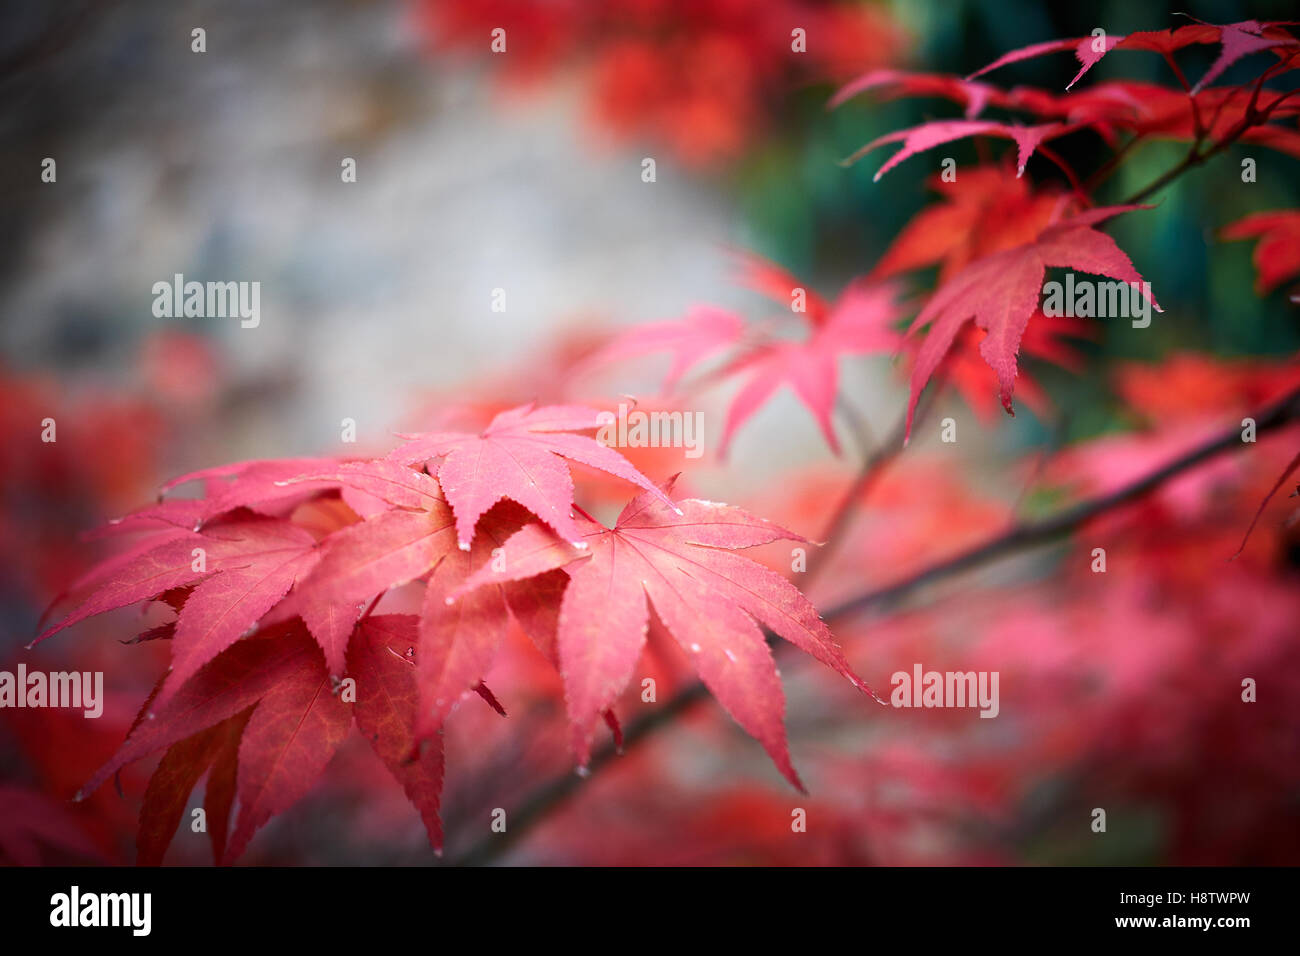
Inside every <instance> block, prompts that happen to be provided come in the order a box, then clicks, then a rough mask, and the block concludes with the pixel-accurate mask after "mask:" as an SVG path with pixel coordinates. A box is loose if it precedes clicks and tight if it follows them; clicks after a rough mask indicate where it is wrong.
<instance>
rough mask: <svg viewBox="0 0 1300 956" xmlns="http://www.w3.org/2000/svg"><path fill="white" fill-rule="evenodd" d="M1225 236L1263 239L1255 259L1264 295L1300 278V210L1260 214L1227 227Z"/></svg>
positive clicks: (1299, 293) (1297, 298) (1299, 296)
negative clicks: (1297, 277)
mask: <svg viewBox="0 0 1300 956" xmlns="http://www.w3.org/2000/svg"><path fill="white" fill-rule="evenodd" d="M1221 235H1222V236H1223V238H1224V239H1259V245H1257V246H1256V247H1255V251H1254V253H1253V255H1252V256H1251V260H1252V261H1253V262H1254V263H1255V272H1256V279H1255V289H1256V290H1257V291H1258V292H1259V294H1260V295H1267V294H1268V293H1270V292H1272V291H1273V290H1274V289H1276V288H1277V287H1278V286H1279V285H1281V284H1282V283H1283V282H1287V281H1289V280H1291V279H1294V278H1295V277H1296V276H1300V210H1298V209H1278V210H1274V211H1271V212H1257V213H1255V214H1254V215H1252V216H1246V217H1245V218H1244V219H1238V220H1237V221H1236V222H1234V223H1232V224H1231V225H1228V226H1225V227H1224V228H1223V231H1222V233H1221ZM1291 301H1292V302H1300V289H1298V290H1296V291H1295V292H1293V293H1292V295H1291Z"/></svg>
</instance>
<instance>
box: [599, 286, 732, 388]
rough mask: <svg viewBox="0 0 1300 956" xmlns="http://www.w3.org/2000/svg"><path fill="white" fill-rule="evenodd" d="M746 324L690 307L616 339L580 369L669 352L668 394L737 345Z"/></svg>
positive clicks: (712, 309) (720, 312)
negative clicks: (694, 371) (678, 316)
mask: <svg viewBox="0 0 1300 956" xmlns="http://www.w3.org/2000/svg"><path fill="white" fill-rule="evenodd" d="M744 331H745V320H744V319H742V318H741V317H740V316H739V315H737V314H736V313H734V312H729V311H728V310H726V309H720V308H718V307H716V306H711V305H697V306H694V307H692V308H691V309H690V310H689V311H688V312H687V313H686V315H685V316H684V317H683V318H681V319H677V320H673V321H667V322H649V323H646V324H644V325H638V326H636V327H635V328H632V329H629V330H628V331H627V332H624V333H622V334H620V335H617V336H615V337H614V338H613V339H612V340H610V341H609V342H608V343H607V344H606V345H605V346H604V347H602V348H601V349H600V350H599V351H597V352H596V353H595V354H594V355H592V356H591V357H590V358H589V359H587V360H586V362H584V363H583V367H590V366H594V365H600V364H604V363H606V362H615V361H621V360H624V359H629V358H635V357H638V356H641V355H646V354H648V353H653V352H671V353H672V365H671V366H670V367H669V369H668V372H667V374H666V375H665V376H664V380H663V386H662V391H663V392H664V394H670V393H672V392H673V391H675V390H676V388H677V385H678V383H680V382H681V379H682V376H684V375H685V374H686V373H687V372H689V371H690V370H691V369H693V368H695V367H696V366H697V365H699V364H700V363H702V362H705V361H707V360H708V359H709V358H711V357H712V356H714V355H717V354H718V353H719V352H722V351H724V350H725V349H728V348H730V347H731V346H733V345H735V344H736V343H737V342H739V341H740V338H741V336H742V335H743V334H744Z"/></svg>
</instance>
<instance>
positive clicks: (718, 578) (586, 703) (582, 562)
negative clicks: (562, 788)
mask: <svg viewBox="0 0 1300 956" xmlns="http://www.w3.org/2000/svg"><path fill="white" fill-rule="evenodd" d="M665 490H668V489H667V488H666V489H665ZM680 506H681V509H682V513H681V514H678V513H676V512H675V511H673V510H672V509H670V508H667V507H665V506H664V505H663V503H662V500H661V498H660V496H657V495H653V494H651V493H649V492H644V493H642V494H640V495H638V496H637V497H636V498H634V499H632V501H631V502H629V504H628V505H627V507H625V508H624V509H623V513H622V514H621V515H620V516H619V518H618V521H617V522H616V524H615V525H614V527H613V528H606V527H604V526H603V525H601V524H599V523H597V522H595V521H593V520H591V519H590V518H588V517H586V516H585V515H583V516H580V518H579V520H580V521H581V528H582V534H583V536H584V539H585V543H586V544H587V545H588V547H587V548H585V549H581V550H580V549H578V548H575V547H574V546H573V545H571V544H569V543H568V542H566V541H564V540H562V539H560V538H559V537H557V536H556V535H554V534H553V533H551V532H550V531H549V530H548V529H546V528H544V527H543V526H541V525H539V524H536V523H533V524H529V525H527V526H525V527H524V528H522V529H521V530H520V531H518V532H517V533H515V534H514V535H512V536H511V537H510V538H509V539H508V540H507V541H506V543H505V545H504V546H503V550H502V552H501V554H502V561H500V562H494V563H492V564H489V565H487V566H485V567H483V568H481V569H480V570H479V571H477V572H476V573H475V574H474V575H473V576H472V577H471V578H470V579H469V580H468V581H467V582H466V584H465V585H464V586H463V587H462V588H461V589H460V590H459V591H458V592H457V594H456V595H454V598H455V600H457V601H460V600H468V599H472V597H473V594H474V590H475V589H476V588H479V587H482V586H491V585H492V584H494V583H499V582H501V581H518V580H522V579H526V578H531V577H532V576H534V575H541V574H545V573H547V572H551V571H554V570H555V569H556V568H564V569H565V571H566V572H567V573H568V576H569V581H568V584H567V586H566V587H565V590H564V596H563V598H562V600H561V604H560V616H559V623H558V627H557V638H556V640H557V652H558V659H559V662H560V670H561V674H562V676H563V679H564V687H565V700H566V703H567V707H568V713H569V720H570V723H571V726H572V741H573V748H574V752H575V754H576V756H577V759H578V762H579V763H580V764H583V765H585V763H586V761H587V759H588V756H589V754H590V748H591V739H592V735H593V732H594V729H595V727H596V725H597V723H598V722H599V721H600V720H601V718H602V715H603V714H604V713H605V712H606V711H607V710H608V709H609V707H610V705H611V704H612V703H613V702H614V700H615V699H616V698H617V696H618V694H619V693H620V692H621V691H622V690H623V688H624V686H625V685H626V684H627V683H628V681H629V679H630V678H631V676H632V672H633V669H634V668H635V666H636V663H637V660H638V658H639V656H640V654H641V649H642V646H643V645H644V643H645V637H646V629H647V627H648V625H649V621H650V610H651V608H653V609H654V612H655V613H656V614H657V615H658V617H659V619H660V620H661V621H662V622H663V623H664V625H665V626H666V627H667V629H668V630H669V632H670V633H671V634H672V635H673V638H674V639H675V640H676V641H677V643H678V644H680V645H681V647H682V649H683V650H684V651H685V652H686V654H687V657H688V658H689V659H690V661H691V663H692V665H693V666H694V668H695V670H696V672H697V673H698V674H699V675H700V678H701V679H702V680H703V681H704V683H705V684H706V685H707V686H708V688H709V690H710V691H711V692H712V693H713V695H714V696H715V697H717V698H718V700H719V702H720V703H721V704H722V705H723V707H725V708H726V710H727V712H728V713H730V714H731V716H732V717H734V718H735V720H736V721H737V723H739V724H740V725H741V726H742V727H744V728H745V730H746V731H748V732H749V733H750V734H751V735H753V736H754V737H755V738H756V739H757V740H758V741H759V743H761V744H762V745H763V747H764V749H765V750H766V751H767V752H768V755H769V756H770V757H771V758H772V760H773V762H774V763H775V764H776V766H777V768H778V769H779V770H780V771H781V772H782V774H784V775H785V777H786V778H787V779H788V780H789V781H790V782H791V783H793V784H794V785H795V786H796V787H799V788H800V789H802V784H801V783H800V781H799V778H798V775H797V774H796V773H795V770H794V767H793V766H792V765H791V763H790V755H789V749H788V746H787V744H786V736H785V726H784V712H785V696H784V693H783V692H782V689H781V681H780V678H779V676H778V674H777V671H776V665H775V663H774V662H773V660H772V654H771V650H770V649H769V648H768V646H767V642H766V640H765V639H764V636H763V632H762V630H761V628H760V625H765V626H767V627H768V628H770V629H771V630H772V631H773V632H775V633H776V634H779V635H780V636H782V637H784V638H785V639H786V640H788V641H790V642H791V643H793V644H795V645H796V646H798V647H799V648H801V649H802V650H804V651H806V652H808V653H809V654H811V655H812V656H814V657H816V658H817V659H818V660H820V661H822V662H823V663H825V664H827V665H828V666H830V667H832V668H833V669H835V670H836V671H838V672H839V673H840V674H842V675H844V676H845V677H847V678H848V679H849V680H850V681H852V682H853V684H854V685H855V686H857V687H858V688H860V689H861V690H863V691H864V692H866V693H871V691H870V689H869V688H868V687H867V685H866V684H865V683H864V682H863V681H862V680H861V679H860V678H859V677H857V676H856V675H855V674H854V673H853V671H852V669H851V668H850V667H849V664H848V662H847V661H846V660H845V658H844V656H843V654H842V653H841V652H840V649H839V647H838V645H836V643H835V641H834V639H833V638H832V637H831V634H830V631H829V630H828V629H827V627H826V625H825V624H824V623H823V622H822V620H821V618H820V617H819V616H818V614H817V610H816V608H814V607H813V606H812V605H811V604H810V603H809V602H808V600H807V599H806V598H805V597H804V596H803V595H802V594H801V593H800V592H799V590H798V589H797V588H795V587H794V585H792V584H791V583H790V582H789V581H787V580H786V579H785V578H783V577H781V576H780V575H778V574H776V573H775V572H773V571H770V570H768V569H767V568H765V567H763V566H762V565H760V564H757V563H755V562H753V561H750V560H749V559H747V558H744V557H741V556H740V555H738V554H735V553H733V551H734V550H735V549H743V548H750V547H754V546H757V545H761V544H767V543H769V542H772V541H777V540H783V539H784V540H790V541H804V540H805V539H803V538H802V537H800V536H799V535H796V534H794V533H792V532H790V531H786V530H785V529H783V528H780V527H778V526H776V525H774V524H771V523H770V522H767V521H764V520H762V519H760V518H756V517H754V516H752V515H749V514H747V513H746V512H744V511H742V510H741V509H739V508H733V507H730V506H727V505H723V504H718V503H716V502H710V501H700V500H696V499H688V500H685V501H682V502H680ZM498 568H502V569H503V570H497V569H498Z"/></svg>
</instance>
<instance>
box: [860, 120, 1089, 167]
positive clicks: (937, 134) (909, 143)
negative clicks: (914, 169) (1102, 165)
mask: <svg viewBox="0 0 1300 956" xmlns="http://www.w3.org/2000/svg"><path fill="white" fill-rule="evenodd" d="M1078 127H1079V124H1071V123H1038V124H1036V125H1033V126H1020V125H1017V124H1014V123H1002V122H999V121H997V120H981V119H956V120H933V121H931V122H929V123H922V124H921V125H920V126H913V127H912V128H911V129H900V130H895V131H894V132H892V133H885V134H884V135H883V136H877V137H876V138H875V139H873V140H872V141H871V142H869V143H867V145H865V146H863V147H862V148H861V149H859V150H857V152H855V153H853V155H851V156H849V157H848V158H847V159H845V160H843V161H842V165H845V166H849V165H852V164H853V163H856V162H857V161H858V160H859V159H861V158H862V157H863V156H865V155H867V153H869V152H871V151H872V150H874V149H878V148H879V147H881V146H884V145H885V144H886V143H897V142H900V141H901V142H902V144H903V145H902V147H901V148H900V149H899V150H898V151H897V152H896V153H894V155H892V156H890V157H889V159H887V160H886V161H885V164H884V165H883V166H881V167H880V168H879V169H877V170H876V174H875V175H874V176H873V177H872V181H873V182H878V181H879V180H880V177H881V176H883V175H885V173H887V172H889V171H890V170H891V169H893V168H894V167H895V166H897V165H898V164H899V163H901V162H902V161H903V160H905V159H907V158H908V157H909V156H915V155H916V154H917V153H923V152H925V151H926V150H927V149H934V147H936V146H941V145H943V144H944V143H951V142H953V141H955V140H959V139H964V138H966V137H967V136H998V137H1001V138H1003V139H1009V140H1012V141H1013V142H1014V143H1015V144H1016V175H1017V176H1023V175H1024V172H1025V166H1026V165H1027V164H1028V163H1029V158H1030V157H1031V156H1033V154H1034V150H1036V149H1037V148H1038V146H1039V144H1040V143H1043V142H1046V141H1047V140H1049V139H1056V138H1057V137H1058V136H1064V135H1065V134H1066V133H1072V132H1074V130H1076V129H1078Z"/></svg>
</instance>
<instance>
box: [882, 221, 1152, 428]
mask: <svg viewBox="0 0 1300 956" xmlns="http://www.w3.org/2000/svg"><path fill="white" fill-rule="evenodd" d="M1144 208H1148V207H1145V206H1105V207H1100V208H1096V209H1090V210H1088V211H1087V212H1085V213H1081V214H1079V215H1077V216H1074V217H1072V218H1070V219H1067V220H1065V221H1064V222H1060V223H1057V224H1055V225H1052V226H1048V227H1047V228H1046V229H1044V230H1043V231H1042V232H1041V233H1039V235H1038V237H1037V238H1036V239H1034V240H1033V241H1032V242H1027V243H1025V244H1023V245H1019V246H1015V247H1013V248H1011V249H1006V250H1004V251H1002V252H996V253H994V254H992V255H989V256H985V257H984V258H982V259H978V260H976V261H975V262H973V263H971V264H970V265H968V266H967V267H966V268H965V269H963V270H962V271H961V272H959V273H958V274H957V275H956V276H954V277H953V278H952V279H950V280H949V281H948V282H946V283H944V285H942V286H941V287H940V288H939V290H938V291H937V292H935V293H934V295H932V296H931V297H930V300H929V301H928V302H927V303H926V304H925V308H923V309H922V310H921V313H920V314H919V315H918V316H917V317H916V319H915V320H914V321H913V323H912V327H911V329H909V330H908V335H909V336H910V335H914V334H916V333H917V331H919V330H920V329H922V328H924V327H925V326H927V325H928V326H930V330H929V332H928V333H927V334H926V337H925V341H924V342H922V343H921V347H920V349H919V350H918V352H917V357H916V364H915V365H914V366H913V368H912V376H911V394H910V396H909V397H908V402H907V433H908V434H909V435H910V434H911V429H912V419H913V416H914V415H915V414H916V403H917V401H918V400H919V399H920V397H921V392H922V391H923V390H924V389H925V386H926V383H927V382H929V381H930V377H931V376H932V375H933V374H934V372H935V370H936V369H937V368H938V367H939V364H940V363H941V362H942V361H943V359H944V356H945V355H947V354H948V350H949V348H951V347H952V343H953V340H954V339H955V338H956V337H957V333H958V332H960V331H961V329H962V327H963V326H964V325H965V324H966V323H967V322H968V321H970V320H971V319H974V320H975V325H976V326H977V327H979V328H981V329H983V330H984V331H985V332H986V333H988V334H987V335H986V336H985V338H984V340H983V341H982V342H981V343H980V347H979V348H980V354H981V355H982V356H983V357H984V361H986V362H987V363H988V364H989V367H990V368H992V369H993V371H994V372H995V373H996V375H997V379H998V386H999V397H1000V398H1001V400H1002V406H1003V407H1004V408H1005V409H1006V410H1007V411H1008V412H1011V410H1012V409H1011V396H1012V394H1013V392H1014V391H1015V387H1016V374H1017V371H1018V370H1017V365H1016V354H1017V352H1019V350H1020V340H1021V337H1022V336H1023V335H1024V331H1025V326H1026V324H1027V323H1028V322H1029V319H1030V317H1031V316H1033V315H1034V313H1035V311H1037V309H1038V300H1039V296H1040V294H1041V293H1042V289H1043V276H1044V274H1045V273H1046V271H1047V268H1048V267H1049V266H1052V267H1062V268H1070V269H1077V270H1078V271H1080V272H1086V273H1089V274H1091V275H1102V276H1108V277H1110V278H1112V279H1118V280H1120V281H1121V282H1126V283H1129V284H1130V285H1131V286H1137V287H1139V288H1141V294H1142V295H1143V296H1145V297H1146V298H1147V299H1148V301H1150V303H1151V304H1152V306H1154V307H1155V309H1156V311H1160V306H1159V305H1158V304H1157V303H1156V300H1155V297H1154V296H1153V295H1151V294H1150V292H1149V291H1148V289H1147V287H1146V284H1145V283H1144V282H1143V280H1142V276H1141V275H1140V274H1139V273H1138V271H1137V270H1136V269H1134V268H1133V263H1132V262H1131V261H1130V260H1129V257H1128V256H1127V255H1125V254H1124V251H1123V250H1122V249H1120V247H1119V246H1118V245H1117V244H1116V243H1115V240H1114V239H1112V238H1111V237H1110V236H1108V235H1106V234H1105V233H1103V232H1098V231H1097V230H1096V229H1094V228H1093V226H1095V225H1096V224H1098V223H1100V222H1102V221H1104V220H1106V219H1109V218H1111V217H1112V216H1117V215H1119V214H1120V213H1123V212H1128V211H1130V210H1133V209H1144Z"/></svg>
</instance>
